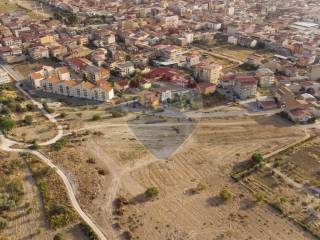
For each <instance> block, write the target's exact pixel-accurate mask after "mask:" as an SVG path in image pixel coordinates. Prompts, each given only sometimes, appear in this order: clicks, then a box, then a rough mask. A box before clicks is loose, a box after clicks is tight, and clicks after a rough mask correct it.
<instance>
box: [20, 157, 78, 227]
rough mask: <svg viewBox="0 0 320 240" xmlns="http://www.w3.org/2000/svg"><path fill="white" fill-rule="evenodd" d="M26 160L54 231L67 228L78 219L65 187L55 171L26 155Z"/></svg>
mask: <svg viewBox="0 0 320 240" xmlns="http://www.w3.org/2000/svg"><path fill="white" fill-rule="evenodd" d="M24 158H25V159H26V162H27V164H28V167H29V169H30V171H31V173H32V175H33V176H34V178H35V181H36V184H37V186H38V188H39V191H40V193H41V196H42V199H43V205H44V211H45V215H46V218H47V221H48V223H49V226H50V227H51V228H52V229H58V228H61V227H65V226H66V225H68V224H71V223H73V222H74V221H75V220H76V219H77V215H76V213H75V211H74V210H73V208H72V206H71V205H70V202H69V198H68V196H67V193H66V190H65V189H64V185H63V184H62V183H61V180H60V179H59V176H58V175H57V174H56V172H55V171H54V169H52V168H50V167H48V166H46V165H45V164H44V163H42V162H41V161H39V160H38V159H36V158H34V157H33V156H32V155H29V154H27V155H25V156H24Z"/></svg>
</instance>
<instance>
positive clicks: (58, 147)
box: [51, 137, 68, 151]
mask: <svg viewBox="0 0 320 240" xmlns="http://www.w3.org/2000/svg"><path fill="white" fill-rule="evenodd" d="M67 143H68V141H67V138H65V137H64V138H61V139H60V140H58V141H56V142H55V143H54V144H52V145H51V148H52V149H53V150H55V151H60V150H61V149H62V148H63V147H64V146H65V145H66V144H67Z"/></svg>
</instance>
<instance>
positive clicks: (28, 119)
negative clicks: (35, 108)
mask: <svg viewBox="0 0 320 240" xmlns="http://www.w3.org/2000/svg"><path fill="white" fill-rule="evenodd" d="M23 122H24V123H25V124H26V125H31V124H32V122H33V118H32V116H30V115H27V116H25V117H24V119H23Z"/></svg>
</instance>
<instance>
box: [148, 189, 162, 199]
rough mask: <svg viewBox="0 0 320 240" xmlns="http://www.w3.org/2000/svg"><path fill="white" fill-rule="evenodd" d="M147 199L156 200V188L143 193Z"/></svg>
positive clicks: (157, 193)
mask: <svg viewBox="0 0 320 240" xmlns="http://www.w3.org/2000/svg"><path fill="white" fill-rule="evenodd" d="M145 195H146V197H147V198H156V197H157V196H158V195H159V190H158V189H157V188H156V187H150V188H148V189H147V190H146V191H145Z"/></svg>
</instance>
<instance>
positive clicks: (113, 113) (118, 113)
mask: <svg viewBox="0 0 320 240" xmlns="http://www.w3.org/2000/svg"><path fill="white" fill-rule="evenodd" d="M127 115H128V113H127V112H126V111H122V110H113V111H111V116H112V117H113V118H119V117H124V116H127Z"/></svg>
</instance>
